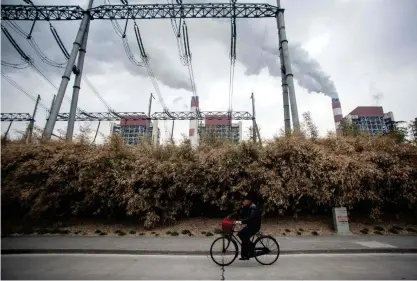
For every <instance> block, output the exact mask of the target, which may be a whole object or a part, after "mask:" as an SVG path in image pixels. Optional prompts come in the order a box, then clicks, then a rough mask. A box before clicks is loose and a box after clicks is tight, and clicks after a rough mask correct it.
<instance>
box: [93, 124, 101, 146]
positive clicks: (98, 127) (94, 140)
mask: <svg viewBox="0 0 417 281" xmlns="http://www.w3.org/2000/svg"><path fill="white" fill-rule="evenodd" d="M100 124H101V121H98V126H97V130H96V135H95V136H94V139H93V143H95V142H96V138H97V134H98V129H100Z"/></svg>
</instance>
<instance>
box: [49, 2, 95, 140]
mask: <svg viewBox="0 0 417 281" xmlns="http://www.w3.org/2000/svg"><path fill="white" fill-rule="evenodd" d="M93 1H94V0H89V2H88V6H87V12H86V13H84V15H83V18H82V20H81V24H80V29H78V33H77V36H76V37H75V41H74V44H73V46H72V50H71V55H70V57H69V59H68V63H67V66H66V67H65V71H64V74H63V75H62V80H61V84H60V85H59V90H58V93H57V96H56V100H55V102H54V105H53V106H52V109H51V113H50V114H49V118H48V121H47V122H46V126H45V131H44V133H43V136H44V138H45V139H47V140H49V139H51V136H52V132H53V131H54V127H55V123H56V119H57V117H58V113H59V110H60V109H61V105H62V100H63V99H64V96H65V90H66V89H67V86H68V82H69V80H70V77H71V72H72V69H73V67H74V64H75V59H76V58H77V54H78V51H79V49H80V47H81V44H82V40H83V38H84V33H85V32H86V29H87V27H88V24H89V22H90V14H89V13H88V10H90V9H91V7H92V6H93Z"/></svg>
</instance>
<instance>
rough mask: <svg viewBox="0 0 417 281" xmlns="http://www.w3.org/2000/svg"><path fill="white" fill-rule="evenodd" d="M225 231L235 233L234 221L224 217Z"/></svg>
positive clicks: (223, 225) (223, 227)
mask: <svg viewBox="0 0 417 281" xmlns="http://www.w3.org/2000/svg"><path fill="white" fill-rule="evenodd" d="M222 229H223V233H233V221H231V220H229V219H224V220H223V221H222Z"/></svg>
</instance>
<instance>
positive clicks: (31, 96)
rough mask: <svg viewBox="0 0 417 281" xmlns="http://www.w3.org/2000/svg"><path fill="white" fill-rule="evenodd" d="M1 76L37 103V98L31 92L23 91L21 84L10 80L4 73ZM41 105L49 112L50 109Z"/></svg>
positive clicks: (41, 104)
mask: <svg viewBox="0 0 417 281" xmlns="http://www.w3.org/2000/svg"><path fill="white" fill-rule="evenodd" d="M1 75H2V76H3V77H4V78H5V79H6V80H7V82H9V83H10V84H11V85H12V86H13V87H15V88H16V89H18V90H19V91H21V92H22V93H24V94H25V95H26V96H27V97H29V98H30V99H31V100H33V101H34V102H36V100H37V98H35V97H34V96H33V95H31V94H30V93H29V92H27V91H26V90H25V89H23V87H22V86H20V85H19V83H17V82H16V81H14V80H13V79H12V78H10V77H9V76H7V75H6V74H4V73H3V72H1ZM39 105H40V106H41V107H42V108H43V109H45V110H46V111H48V110H49V108H48V107H47V106H46V105H44V104H43V103H41V102H39Z"/></svg>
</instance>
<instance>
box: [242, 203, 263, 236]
mask: <svg viewBox="0 0 417 281" xmlns="http://www.w3.org/2000/svg"><path fill="white" fill-rule="evenodd" d="M241 218H242V224H246V225H247V227H248V228H250V229H256V230H259V229H260V228H261V212H260V210H259V208H258V207H257V206H256V205H255V204H253V203H252V204H251V205H250V206H245V207H243V208H242V211H241Z"/></svg>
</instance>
